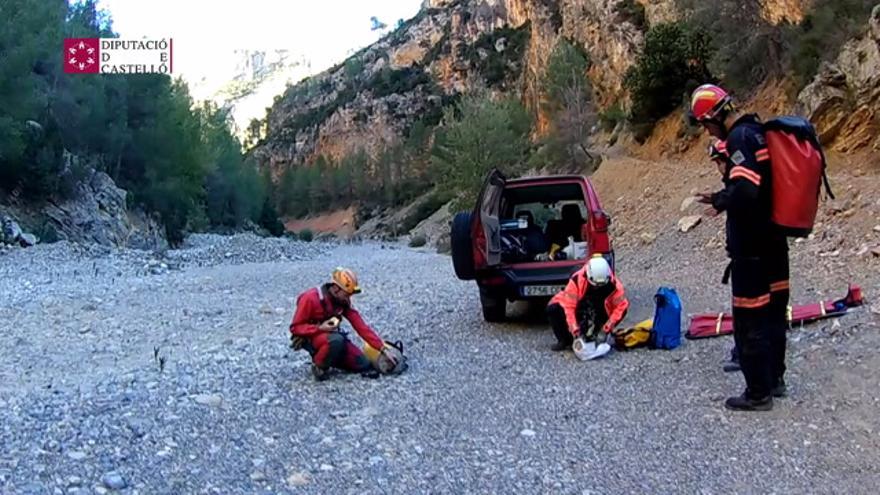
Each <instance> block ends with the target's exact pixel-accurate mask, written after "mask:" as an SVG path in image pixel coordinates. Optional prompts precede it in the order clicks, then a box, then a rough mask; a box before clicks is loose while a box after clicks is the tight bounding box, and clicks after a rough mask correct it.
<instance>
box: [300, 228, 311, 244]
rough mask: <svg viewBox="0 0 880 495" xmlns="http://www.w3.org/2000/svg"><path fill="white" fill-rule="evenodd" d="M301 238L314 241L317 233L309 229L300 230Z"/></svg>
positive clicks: (304, 240)
mask: <svg viewBox="0 0 880 495" xmlns="http://www.w3.org/2000/svg"><path fill="white" fill-rule="evenodd" d="M298 237H299V240H301V241H303V242H312V240H314V238H315V234H313V233H312V231H311V230H309V229H303V230H300V231H299V234H298Z"/></svg>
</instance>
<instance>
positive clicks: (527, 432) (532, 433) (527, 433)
mask: <svg viewBox="0 0 880 495" xmlns="http://www.w3.org/2000/svg"><path fill="white" fill-rule="evenodd" d="M519 434H520V435H521V436H524V437H533V436H535V435H536V433H535V430H530V429H528V428H526V429H524V430H522V431H521V432H519Z"/></svg>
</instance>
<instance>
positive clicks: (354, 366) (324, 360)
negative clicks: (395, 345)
mask: <svg viewBox="0 0 880 495" xmlns="http://www.w3.org/2000/svg"><path fill="white" fill-rule="evenodd" d="M303 348H304V349H305V350H306V351H308V353H309V354H311V356H312V362H313V363H315V365H316V366H318V367H320V368H324V369H327V368H330V367H333V368H339V369H341V370H345V371H351V372H361V371H367V370H370V369H372V367H373V365H372V364H370V361H369V360H368V359H367V357H366V356H364V353H363V352H362V351H361V350H360V349H358V347H357V346H356V345H354V344H352V343H351V342H349V340H348V339H347V338H345V336H344V335H342V334H341V333H339V332H326V333H319V334H317V335H315V336H313V337H312V338H311V339H309V342H308V343H306V344H305V345H304V346H303Z"/></svg>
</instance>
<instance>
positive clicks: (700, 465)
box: [0, 236, 880, 494]
mask: <svg viewBox="0 0 880 495" xmlns="http://www.w3.org/2000/svg"><path fill="white" fill-rule="evenodd" d="M681 248H682V249H684V248H685V246H682V247H681ZM649 255H650V253H648V254H646V255H645V256H649ZM640 256H642V255H637V254H636V251H635V250H633V251H627V250H626V249H623V250H621V252H620V253H619V262H620V264H621V277H622V279H623V280H624V282H625V283H626V285H627V289H628V293H629V294H630V297H631V299H632V301H633V309H632V310H631V311H630V317H629V318H628V323H633V322H635V321H637V320H640V319H642V318H646V317H650V316H651V311H652V309H651V308H652V299H651V298H652V295H653V293H654V291H656V289H657V286H658V285H659V284H661V283H671V284H674V286H675V287H676V288H677V289H679V292H680V294H681V295H682V298H683V299H684V301H685V305H686V311H687V310H693V311H694V312H697V311H703V310H705V309H709V308H715V307H721V308H723V307H724V303H725V300H726V297H727V296H726V295H725V292H724V291H725V288H723V287H720V286H719V287H715V285H717V281H716V280H715V279H716V278H718V277H716V272H717V271H718V270H717V267H715V266H711V268H710V267H709V265H708V264H707V263H708V262H706V263H702V262H700V258H699V257H697V260H696V261H695V262H694V263H693V264H690V265H688V266H685V267H681V269H680V270H678V271H676V272H675V273H674V275H670V273H669V272H665V271H664V270H661V269H659V268H656V267H653V265H651V264H650V263H649V262H648V261H646V258H640ZM339 264H344V265H346V266H350V267H352V268H355V269H356V270H357V271H358V273H359V275H360V278H361V282H362V285H363V286H364V287H365V293H364V294H363V295H362V296H360V297H359V298H358V299H356V305H357V306H358V308H359V309H360V310H361V312H362V313H363V314H364V316H365V318H366V319H367V321H368V322H369V323H371V324H372V325H373V326H374V327H375V328H376V329H377V330H378V331H379V333H380V334H382V335H383V336H384V337H386V338H388V339H389V340H398V339H399V340H402V341H403V342H404V345H405V349H406V351H407V354H408V356H409V357H410V369H409V371H408V372H407V373H406V374H404V375H402V376H399V377H394V378H387V377H383V378H381V379H378V380H366V379H363V378H360V377H359V376H344V375H341V374H337V375H334V376H333V377H332V378H331V379H330V380H329V381H327V382H323V383H315V382H314V381H313V380H312V378H311V375H310V374H309V371H308V363H309V361H308V356H307V355H306V354H305V353H304V352H299V353H295V352H293V351H291V350H290V349H289V348H288V347H287V344H288V337H287V326H288V324H289V321H290V317H291V315H292V312H293V309H294V300H295V297H296V295H297V294H298V293H299V292H300V291H302V290H304V289H305V288H307V287H310V286H314V285H316V284H318V283H320V282H322V281H323V280H325V279H326V277H327V276H328V273H329V271H330V270H331V269H332V268H333V267H334V266H336V265H339ZM706 273H710V275H706ZM0 275H2V278H0V293H2V300H0V322H2V331H0V492H2V493H22V494H93V493H125V494H177V493H180V494H196V493H199V494H201V493H207V494H213V493H217V494H239V493H322V494H323V493H358V494H361V493H456V494H458V493H577V494H581V493H603V494H604V493H609V494H610V493H707V494H709V493H875V492H876V484H877V482H878V481H880V471H878V467H877V466H880V448H878V447H880V419H878V416H877V415H876V411H877V408H878V405H880V404H878V402H880V380H878V376H880V373H878V364H880V360H878V358H877V357H876V349H877V345H878V343H880V339H878V337H877V330H878V328H877V319H876V316H874V315H872V313H871V311H870V309H869V308H864V309H862V310H859V311H857V312H855V313H854V314H852V315H848V316H846V317H844V318H842V319H841V320H840V321H839V324H835V323H833V322H825V323H823V324H819V325H812V326H809V327H806V328H804V329H802V330H796V331H795V332H793V333H792V334H791V349H790V353H789V364H790V368H791V371H790V374H789V383H790V385H791V395H790V397H789V398H787V399H782V400H779V401H777V402H776V407H775V408H774V410H773V411H772V412H770V413H764V414H734V413H729V412H726V411H724V410H723V408H722V400H723V398H724V397H726V395H728V394H732V393H737V392H739V391H740V389H741V387H742V380H741V377H740V376H739V375H725V374H723V373H722V372H721V370H720V364H721V361H722V359H723V358H724V356H725V354H726V352H727V351H728V349H729V347H730V345H731V344H732V340H731V339H729V338H722V339H713V340H707V341H696V342H685V344H684V345H683V346H682V347H681V348H679V349H677V350H675V351H648V350H640V351H633V352H629V353H616V354H612V355H611V356H609V358H607V359H604V360H601V361H598V362H593V363H581V362H579V361H577V360H576V359H575V358H574V356H573V355H572V354H571V353H564V354H561V355H560V354H553V353H551V352H549V350H548V348H549V346H550V344H551V343H552V341H553V338H552V334H551V333H550V332H549V330H548V329H547V327H546V324H544V323H542V322H541V320H540V318H539V317H538V316H539V315H538V316H536V315H535V313H536V312H534V311H532V312H529V311H528V308H525V307H523V306H522V305H517V306H515V307H513V308H512V313H511V314H512V315H513V316H514V318H513V321H512V322H510V323H507V324H502V325H489V324H487V323H484V322H483V321H482V318H481V316H480V310H479V302H478V298H477V295H476V288H475V286H474V285H473V284H471V283H465V282H460V281H458V280H456V279H455V276H454V275H453V272H452V266H451V261H450V259H449V258H448V257H446V256H442V255H437V254H433V253H428V252H424V251H417V250H410V249H405V248H402V247H400V246H397V245H384V246H383V245H379V244H363V245H330V244H319V243H311V244H309V243H299V242H292V241H288V240H279V239H259V238H256V237H253V236H232V237H219V236H195V237H192V238H191V239H190V240H189V241H188V243H187V245H186V246H185V247H184V248H183V249H181V250H176V251H170V252H168V253H166V254H164V255H154V254H152V253H146V252H139V251H119V250H107V249H103V248H97V247H82V246H75V245H71V244H67V243H59V244H54V245H48V246H42V245H40V246H37V247H35V248H31V249H27V250H24V249H14V250H11V251H6V252H4V253H3V254H0ZM664 278H666V279H668V280H664ZM875 278H876V277H875ZM872 282H873V283H876V280H872ZM831 285H832V286H833V287H836V286H837V285H839V284H831ZM706 286H711V287H712V288H711V289H710V290H707V289H704V287H706ZM833 287H829V288H828V289H827V290H828V291H829V292H833V290H832V289H833ZM871 287H873V286H871ZM806 295H808V294H805V293H804V292H803V291H801V292H797V291H796V294H795V296H796V298H797V297H798V296H806ZM840 295H841V296H842V294H840ZM811 297H812V296H811Z"/></svg>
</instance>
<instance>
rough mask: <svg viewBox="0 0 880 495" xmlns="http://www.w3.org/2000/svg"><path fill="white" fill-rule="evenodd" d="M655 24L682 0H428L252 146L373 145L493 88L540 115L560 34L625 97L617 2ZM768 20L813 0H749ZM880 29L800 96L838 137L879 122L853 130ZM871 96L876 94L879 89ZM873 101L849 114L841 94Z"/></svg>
mask: <svg viewBox="0 0 880 495" xmlns="http://www.w3.org/2000/svg"><path fill="white" fill-rule="evenodd" d="M636 1H637V2H638V3H639V4H641V6H643V7H644V9H645V16H644V20H645V22H646V23H647V24H648V25H652V24H656V23H661V22H668V21H673V20H676V19H680V18H682V17H685V16H686V15H687V13H686V12H681V11H680V9H679V2H677V1H676V0H626V1H624V0H425V2H424V5H423V9H422V11H421V12H420V14H419V15H418V16H416V17H415V18H413V19H411V20H410V21H408V22H407V23H406V24H405V25H404V26H403V27H402V28H401V29H398V30H397V31H395V32H392V33H390V34H389V35H387V36H386V37H384V38H383V39H381V40H380V41H379V42H377V43H375V44H373V45H371V46H369V47H367V48H365V49H364V50H361V51H360V52H359V53H357V54H356V55H354V56H353V57H351V58H350V59H348V60H347V61H345V62H344V63H343V64H340V65H338V66H337V67H334V68H332V69H330V70H328V71H326V72H324V73H321V74H319V75H316V76H314V77H312V78H310V79H308V80H307V81H305V82H304V83H301V84H298V85H296V86H293V87H291V88H288V90H287V91H286V92H285V94H284V95H283V96H282V97H281V98H280V99H278V100H277V101H276V104H275V105H274V106H273V107H272V109H271V110H270V112H269V114H268V118H267V136H266V139H265V140H264V141H263V142H262V143H261V144H260V145H259V146H258V147H257V148H256V149H255V150H254V154H255V156H256V157H257V159H258V160H259V161H260V162H261V163H262V164H264V165H265V166H268V167H270V168H271V170H272V171H273V172H275V173H276V174H278V173H280V172H281V171H283V170H284V168H285V167H287V166H290V165H295V164H304V163H305V164H307V163H310V162H311V161H313V160H314V159H315V158H316V157H317V156H319V155H327V156H330V157H333V158H339V157H341V156H344V155H347V154H350V153H352V152H354V151H356V150H357V149H365V150H366V151H367V152H369V153H372V154H375V153H377V152H378V151H379V150H380V149H381V148H382V147H383V146H385V145H386V144H389V143H393V142H395V141H397V140H399V139H400V137H401V136H403V135H405V133H406V132H407V130H408V129H409V128H410V127H411V126H412V125H413V124H414V123H415V122H416V121H418V120H426V121H428V122H429V123H436V122H437V121H439V118H440V116H441V115H442V110H443V107H444V106H446V105H448V104H450V103H452V102H454V101H455V99H456V97H457V95H460V94H461V93H465V92H471V91H476V90H479V89H487V90H489V91H491V92H506V93H511V94H515V95H517V96H519V97H521V98H522V100H523V101H524V102H525V104H526V106H527V107H528V108H530V109H532V110H533V111H535V113H536V114H537V115H538V129H537V131H538V132H539V133H540V132H541V131H543V130H544V129H545V128H546V119H544V118H543V116H542V115H541V114H540V111H539V102H540V101H541V97H542V95H541V78H542V75H543V73H544V70H545V68H546V64H547V60H548V58H549V56H550V53H551V51H552V49H553V47H554V46H555V44H556V43H557V41H558V40H559V38H560V37H565V38H566V39H568V40H570V41H572V42H574V43H575V44H577V45H579V46H580V47H581V48H582V49H584V51H585V52H587V53H588V54H589V56H590V59H591V61H592V67H591V69H590V71H589V74H588V77H589V78H590V80H591V82H592V85H593V88H594V91H595V95H594V96H595V100H596V102H597V103H598V105H599V106H600V107H608V106H610V105H612V104H614V103H617V102H624V103H625V102H626V100H627V95H626V92H625V91H624V88H623V80H624V76H625V74H626V71H627V70H628V69H629V67H631V66H632V64H633V63H634V62H635V60H636V57H637V56H638V54H639V51H640V50H641V47H642V44H643V40H644V36H643V29H645V26H644V25H641V24H642V22H641V21H640V20H639V19H638V18H637V17H635V18H631V17H630V16H627V15H626V14H624V13H623V12H622V10H626V9H621V7H622V6H623V5H624V4H626V5H628V7H627V9H629V10H631V9H632V5H633V2H636ZM753 1H754V4H755V6H756V7H757V8H760V9H761V14H762V16H763V17H764V19H766V20H767V21H768V22H771V23H773V24H779V23H785V22H799V21H800V20H802V19H803V18H804V15H805V13H806V12H808V11H809V7H810V5H811V0H753ZM876 42H877V39H876V34H869V35H867V36H866V37H864V38H863V39H860V40H857V41H854V42H852V43H850V44H849V45H848V46H847V48H846V49H845V50H844V53H843V54H841V57H840V60H838V61H837V63H836V64H833V65H832V66H830V67H829V68H827V69H825V70H823V72H822V74H821V75H820V77H819V78H818V80H817V82H816V83H815V84H814V85H812V86H811V87H810V88H807V89H806V90H805V91H804V93H803V94H802V95H801V98H800V101H801V104H802V105H803V106H804V107H805V108H806V109H807V111H808V112H809V113H810V114H811V115H813V116H815V118H816V119H818V121H819V122H820V124H819V126H820V128H822V129H823V132H824V133H825V134H826V135H827V136H829V137H830V138H833V137H835V136H837V135H840V134H841V133H842V132H844V131H846V133H847V134H849V135H851V136H850V137H848V138H847V140H846V143H845V144H842V145H841V146H840V149H849V148H852V147H858V146H863V145H865V144H868V141H869V140H870V139H869V138H870V137H871V136H874V135H876V131H875V130H874V129H873V127H870V126H868V127H870V128H868V127H864V126H863V127H860V129H859V131H858V132H857V133H855V134H858V135H860V136H862V137H859V138H855V137H852V135H853V132H851V130H847V129H848V128H847V126H848V125H859V120H860V119H863V118H867V117H871V118H873V115H874V113H873V110H870V111H869V110H868V109H869V108H873V106H872V105H875V104H873V103H871V102H873V101H876V93H875V92H873V91H875V90H874V89H872V88H877V86H878V81H877V77H878V76H876V74H878V73H880V71H878V70H877V69H878V68H880V66H878V64H880V62H878V61H877V46H876ZM872 98H873V99H872ZM853 104H854V105H856V107H857V108H861V109H863V110H861V111H862V112H866V113H863V114H860V115H857V116H849V114H847V113H846V112H844V111H843V109H844V108H846V105H853Z"/></svg>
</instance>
